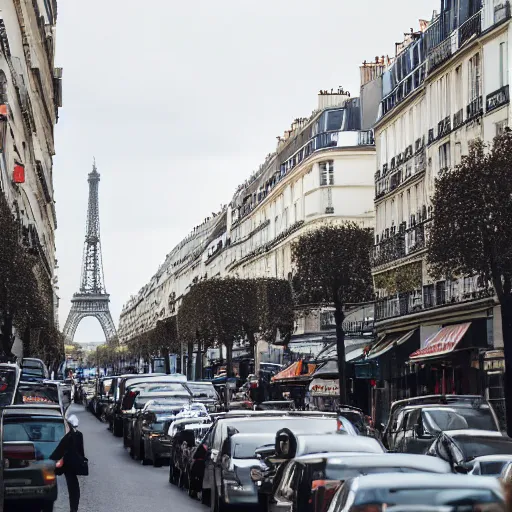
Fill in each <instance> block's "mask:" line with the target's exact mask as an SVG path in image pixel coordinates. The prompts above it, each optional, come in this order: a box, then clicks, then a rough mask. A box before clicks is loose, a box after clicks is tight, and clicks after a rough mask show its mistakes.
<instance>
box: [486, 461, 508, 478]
mask: <svg viewBox="0 0 512 512" xmlns="http://www.w3.org/2000/svg"><path fill="white" fill-rule="evenodd" d="M505 464H508V462H507V461H498V460H492V461H491V460H490V461H485V462H480V475H484V476H500V475H501V472H502V470H503V466H505Z"/></svg>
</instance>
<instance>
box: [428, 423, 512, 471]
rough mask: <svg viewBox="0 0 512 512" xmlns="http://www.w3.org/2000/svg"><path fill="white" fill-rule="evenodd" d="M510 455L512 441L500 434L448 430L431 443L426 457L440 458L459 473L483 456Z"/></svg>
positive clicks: (511, 452)
mask: <svg viewBox="0 0 512 512" xmlns="http://www.w3.org/2000/svg"><path fill="white" fill-rule="evenodd" d="M498 454H499V455H505V454H507V455H512V439H510V438H509V437H506V436H504V435H502V434H501V433H500V432H495V431H485V430H449V431H447V432H442V433H441V434H439V436H438V437H437V438H436V440H435V441H434V442H433V443H432V445H431V446H430V448H429V449H428V451H427V455H431V456H433V457H440V458H441V459H443V460H445V461H447V462H449V463H450V464H451V465H452V467H454V468H457V469H458V470H460V471H464V470H466V471H467V469H468V466H467V465H466V464H467V462H469V461H471V460H474V459H475V458H477V457H483V456H485V455H498Z"/></svg>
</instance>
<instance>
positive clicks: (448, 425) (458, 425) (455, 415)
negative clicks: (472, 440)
mask: <svg viewBox="0 0 512 512" xmlns="http://www.w3.org/2000/svg"><path fill="white" fill-rule="evenodd" d="M423 417H424V419H425V423H426V424H427V425H430V426H431V427H432V428H433V429H434V430H437V431H446V430H465V429H468V428H472V429H473V428H474V429H478V430H498V427H497V426H496V422H495V421H494V418H493V416H492V413H491V410H490V409H489V407H488V406H481V407H479V408H476V409H473V408H470V407H457V408H451V407H450V408H443V409H441V408H439V409H425V410H424V411H423Z"/></svg>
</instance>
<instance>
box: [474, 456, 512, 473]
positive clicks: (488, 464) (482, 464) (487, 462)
mask: <svg viewBox="0 0 512 512" xmlns="http://www.w3.org/2000/svg"><path fill="white" fill-rule="evenodd" d="M508 463H512V455H484V456H482V457H476V458H475V459H473V460H472V461H471V462H469V463H467V465H468V468H469V471H468V474H470V475H482V476H494V477H499V476H500V475H501V473H502V471H503V469H504V467H505V466H506V465H507V464H508Z"/></svg>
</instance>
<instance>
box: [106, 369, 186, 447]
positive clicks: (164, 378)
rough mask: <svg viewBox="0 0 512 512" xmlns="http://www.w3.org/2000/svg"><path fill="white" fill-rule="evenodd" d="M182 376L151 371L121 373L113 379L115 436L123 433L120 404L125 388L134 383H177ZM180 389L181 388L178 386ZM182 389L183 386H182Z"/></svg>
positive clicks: (181, 379) (112, 417)
mask: <svg viewBox="0 0 512 512" xmlns="http://www.w3.org/2000/svg"><path fill="white" fill-rule="evenodd" d="M183 380H184V378H183V377H177V376H173V375H165V374H158V373H156V374H155V373H152V374H147V375H122V376H121V377H117V378H116V379H114V382H113V386H114V401H113V407H112V414H111V421H112V433H113V434H114V435H115V436H116V437H122V435H123V408H122V404H123V401H124V398H125V396H126V393H127V388H128V387H129V386H133V385H135V384H142V383H148V384H149V383H157V382H158V383H164V382H165V383H172V382H175V383H179V382H183ZM180 389H181V388H180ZM183 389H184V388H183Z"/></svg>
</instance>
